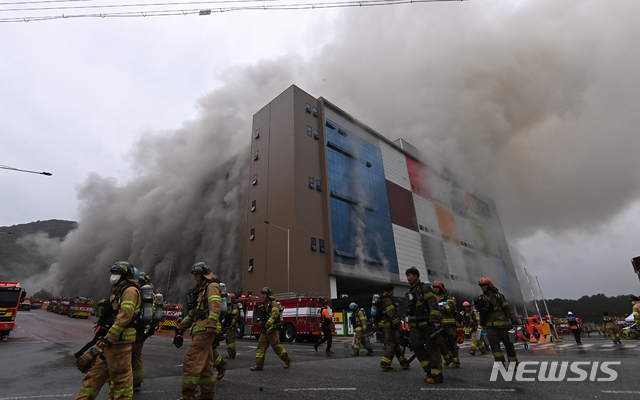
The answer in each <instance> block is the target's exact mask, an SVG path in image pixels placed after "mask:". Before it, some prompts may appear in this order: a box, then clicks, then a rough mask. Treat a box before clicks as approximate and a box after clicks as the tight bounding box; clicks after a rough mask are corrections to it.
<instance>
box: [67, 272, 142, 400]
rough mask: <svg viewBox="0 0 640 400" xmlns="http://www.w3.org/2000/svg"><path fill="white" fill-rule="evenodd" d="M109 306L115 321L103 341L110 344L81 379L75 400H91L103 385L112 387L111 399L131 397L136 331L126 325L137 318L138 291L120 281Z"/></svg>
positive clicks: (128, 281) (124, 280)
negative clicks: (106, 384) (133, 347)
mask: <svg viewBox="0 0 640 400" xmlns="http://www.w3.org/2000/svg"><path fill="white" fill-rule="evenodd" d="M132 268H133V267H132ZM109 302H110V303H111V307H112V308H113V315H115V317H114V319H113V324H112V325H111V328H109V332H108V333H107V335H106V336H105V338H104V340H103V341H104V342H107V343H110V344H109V345H107V347H105V348H103V350H102V357H98V358H97V360H96V362H95V363H94V364H93V366H92V367H91V369H90V370H89V372H87V373H86V375H85V376H84V379H83V380H82V388H81V389H80V392H79V393H78V396H76V400H92V399H95V398H96V397H97V396H98V393H99V392H100V389H101V388H102V386H103V385H104V384H105V383H106V382H107V381H109V383H110V385H111V386H112V387H113V398H114V399H116V400H130V399H131V398H132V397H133V374H132V372H131V349H132V344H133V342H135V340H136V329H135V328H134V327H132V326H130V324H131V322H132V319H133V318H134V316H136V315H137V314H139V312H140V303H141V298H140V291H139V290H138V287H137V286H136V284H135V281H134V280H133V278H131V279H125V278H122V279H121V280H120V282H119V283H118V284H116V285H115V286H114V287H113V290H112V292H111V296H110V297H109Z"/></svg>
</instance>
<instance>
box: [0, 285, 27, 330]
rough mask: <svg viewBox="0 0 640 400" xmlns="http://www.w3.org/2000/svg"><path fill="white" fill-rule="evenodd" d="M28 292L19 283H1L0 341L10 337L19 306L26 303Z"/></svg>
mask: <svg viewBox="0 0 640 400" xmlns="http://www.w3.org/2000/svg"><path fill="white" fill-rule="evenodd" d="M25 296H26V292H25V291H24V289H21V288H20V284H19V283H18V282H3V281H0V340H3V339H6V338H7V337H9V332H10V331H12V330H13V327H14V326H15V320H16V313H17V312H18V305H19V304H20V303H22V301H24V298H25Z"/></svg>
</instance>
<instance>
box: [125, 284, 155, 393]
mask: <svg viewBox="0 0 640 400" xmlns="http://www.w3.org/2000/svg"><path fill="white" fill-rule="evenodd" d="M137 284H138V288H140V287H142V286H144V285H149V286H151V287H152V288H153V285H152V284H151V279H150V278H149V275H147V274H146V273H145V272H140V273H139V274H138V280H137ZM154 290H155V288H154ZM156 306H157V299H156V295H155V294H154V295H153V311H155V309H156ZM154 331H155V326H153V327H149V329H146V330H145V332H149V333H150V335H149V336H151V335H152V334H153V333H154ZM146 339H147V336H145V335H144V333H143V334H142V335H140V332H138V335H136V341H135V343H134V344H133V348H132V350H131V368H132V372H133V391H134V392H139V391H140V389H141V388H142V382H144V365H143V363H142V348H143V347H144V342H145V340H146Z"/></svg>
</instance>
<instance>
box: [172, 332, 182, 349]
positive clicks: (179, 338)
mask: <svg viewBox="0 0 640 400" xmlns="http://www.w3.org/2000/svg"><path fill="white" fill-rule="evenodd" d="M182 334H183V332H182V331H181V330H180V329H178V328H176V335H175V336H174V337H173V344H174V345H175V346H176V348H178V349H179V348H180V347H182V343H184V338H183V337H182Z"/></svg>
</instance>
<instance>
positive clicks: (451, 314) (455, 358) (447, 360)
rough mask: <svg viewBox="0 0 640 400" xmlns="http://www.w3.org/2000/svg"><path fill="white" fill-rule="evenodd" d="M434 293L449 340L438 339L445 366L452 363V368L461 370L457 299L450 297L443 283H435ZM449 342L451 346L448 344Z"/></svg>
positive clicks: (442, 337)
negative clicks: (456, 314) (456, 315)
mask: <svg viewBox="0 0 640 400" xmlns="http://www.w3.org/2000/svg"><path fill="white" fill-rule="evenodd" d="M433 291H434V293H435V294H436V300H438V309H439V310H440V323H441V324H442V325H443V326H444V329H445V331H446V332H447V335H448V337H449V340H446V339H445V335H440V336H439V337H438V347H439V348H440V353H441V354H442V357H443V358H444V366H445V367H448V366H449V365H450V364H451V363H452V362H453V365H451V368H460V355H459V354H458V353H459V351H460V349H459V348H458V343H457V342H456V338H457V336H458V324H457V323H456V318H455V313H456V299H455V298H454V297H453V296H451V295H449V293H448V292H447V289H445V287H444V283H442V281H438V280H436V281H433ZM447 342H449V344H447Z"/></svg>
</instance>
